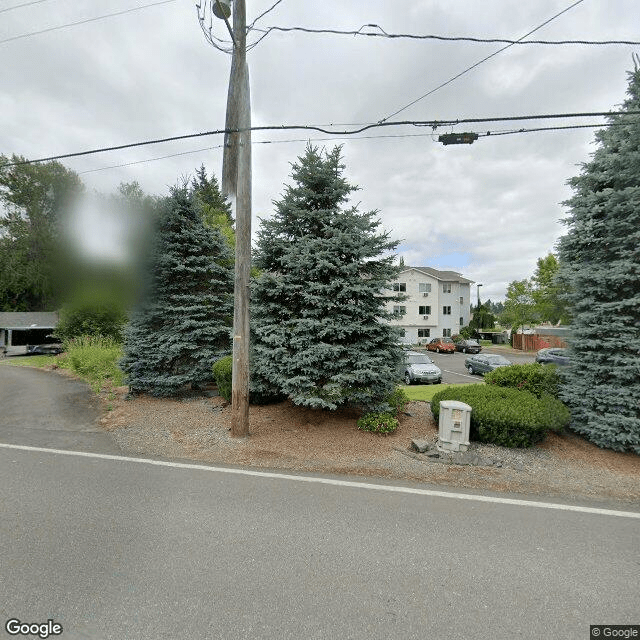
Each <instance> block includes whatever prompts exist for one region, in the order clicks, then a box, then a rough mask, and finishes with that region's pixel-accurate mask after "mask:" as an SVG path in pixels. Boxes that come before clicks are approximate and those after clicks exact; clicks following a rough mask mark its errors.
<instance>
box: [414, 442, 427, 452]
mask: <svg viewBox="0 0 640 640" xmlns="http://www.w3.org/2000/svg"><path fill="white" fill-rule="evenodd" d="M411 448H412V449H413V450H414V451H417V452H418V453H424V452H425V451H426V450H427V449H428V448H429V441H428V440H417V439H416V440H412V441H411Z"/></svg>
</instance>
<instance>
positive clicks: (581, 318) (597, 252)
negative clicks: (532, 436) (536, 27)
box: [559, 69, 640, 454]
mask: <svg viewBox="0 0 640 640" xmlns="http://www.w3.org/2000/svg"><path fill="white" fill-rule="evenodd" d="M627 93H628V96H629V97H628V99H627V100H626V101H625V102H624V104H623V107H622V111H625V112H628V111H640V70H638V69H636V71H635V72H634V73H631V74H630V83H629V88H628V91H627ZM609 123H610V125H611V126H609V127H607V128H606V129H603V130H601V131H599V132H598V133H597V134H596V139H597V141H598V148H597V149H596V151H595V153H594V154H593V158H592V160H591V161H590V162H588V163H585V164H584V165H583V166H582V172H581V173H580V175H578V176H577V177H575V178H572V179H571V180H570V184H571V186H572V187H573V190H574V195H573V197H572V198H571V199H570V200H568V201H567V202H566V203H565V205H567V206H568V207H569V211H570V214H569V216H568V218H566V220H565V223H566V224H567V226H568V229H569V231H568V233H567V235H566V236H564V237H563V238H561V240H560V242H559V256H560V265H561V267H560V268H561V272H560V273H561V278H562V279H563V280H564V282H565V283H566V284H567V285H568V293H567V298H568V301H569V303H570V305H571V309H570V310H571V312H572V315H573V320H572V323H571V327H572V338H571V341H570V346H571V349H572V351H573V363H572V365H571V366H570V367H569V368H568V372H567V381H566V386H565V390H564V394H565V398H564V399H565V401H566V402H567V404H568V405H569V406H570V408H571V412H572V427H573V429H575V430H576V431H577V432H579V433H581V434H583V435H585V436H586V437H587V438H588V439H590V440H591V441H592V442H594V443H595V444H597V445H599V446H601V447H608V448H611V449H614V450H616V451H635V452H636V453H639V454H640V118H638V116H637V115H632V114H629V113H624V114H622V115H613V116H609Z"/></svg>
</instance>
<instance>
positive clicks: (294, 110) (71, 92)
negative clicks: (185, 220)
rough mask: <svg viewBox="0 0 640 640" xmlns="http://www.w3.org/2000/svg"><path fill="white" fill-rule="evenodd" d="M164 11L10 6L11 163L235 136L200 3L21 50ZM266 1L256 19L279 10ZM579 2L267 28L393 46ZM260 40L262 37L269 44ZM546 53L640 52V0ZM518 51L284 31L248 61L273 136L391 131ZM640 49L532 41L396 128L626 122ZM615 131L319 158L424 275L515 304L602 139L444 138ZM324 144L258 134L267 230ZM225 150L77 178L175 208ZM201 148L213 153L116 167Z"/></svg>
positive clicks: (543, 34)
mask: <svg viewBox="0 0 640 640" xmlns="http://www.w3.org/2000/svg"><path fill="white" fill-rule="evenodd" d="M153 1H154V0H102V1H101V2H95V0H94V1H91V0H40V1H39V2H31V3H28V4H27V5H26V6H22V7H20V8H15V9H12V10H9V11H7V10H6V9H9V8H11V7H15V6H16V5H21V4H25V3H27V0H0V58H1V60H2V63H1V64H0V115H1V120H0V122H1V124H0V153H4V154H11V153H16V154H20V155H24V156H26V157H28V158H37V157H44V156H51V155H57V154H62V153H69V152H74V151H80V150H84V149H91V148H95V147H100V146H109V145H116V144H124V143H128V142H135V141H139V140H145V139H150V138H158V137H165V136H173V135H180V134H186V133H191V132H199V131H206V130H211V129H217V128H222V127H223V126H224V120H225V108H226V95H227V85H228V78H229V67H230V57H229V56H227V55H225V54H224V53H221V52H219V51H217V50H216V49H214V48H213V47H212V46H211V45H210V44H209V43H208V42H207V41H206V39H205V37H204V35H203V33H202V31H201V28H200V25H199V23H198V20H197V12H196V7H195V2H194V0H174V1H173V2H169V3H167V4H162V5H159V6H153V7H149V8H146V9H142V10H140V11H134V12H129V13H126V14H123V15H118V16H114V17H110V18H107V19H104V20H97V21H94V22H89V23H85V24H81V25H77V26H73V27H69V28H66V29H61V30H55V31H49V32H46V33H42V34H39V35H33V36H30V37H25V38H19V39H13V38H15V37H16V36H20V35H22V34H28V33H32V32H36V31H40V30H45V29H49V28H51V27H57V26H59V25H65V24H68V23H73V22H79V21H82V20H87V19H90V18H94V17H98V16H103V15H105V14H110V13H116V12H121V11H125V10H127V9H130V8H133V7H139V6H143V5H146V4H151V3H152V2H153ZM203 1H204V0H203ZM246 1H247V13H248V20H249V22H251V21H252V20H253V18H255V17H257V16H258V15H259V14H260V13H262V12H263V11H264V10H265V9H268V8H269V7H270V6H271V5H272V4H273V3H274V1H275V0H246ZM570 4H572V2H571V1H570V0H535V1H533V2H522V1H521V0H483V1H482V2H479V1H477V0H449V1H445V0H412V1H409V0H394V1H392V2H390V1H389V0H368V1H367V2H364V1H356V0H352V1H349V0H322V1H319V0H318V1H314V2H311V1H309V0H282V1H281V2H280V3H279V4H278V6H277V7H276V8H275V9H274V10H273V11H272V12H270V13H269V14H268V15H266V16H264V17H263V18H262V19H261V20H260V21H259V22H258V23H257V25H256V26H258V27H262V28H264V27H268V26H281V27H290V26H304V27H310V28H331V29H343V30H357V29H359V28H360V27H361V26H362V25H365V24H371V23H375V24H377V25H379V26H380V27H382V28H383V29H384V30H385V31H386V32H387V33H413V34H438V35H450V36H475V37H483V38H491V37H499V38H512V39H517V38H520V37H521V36H523V35H524V34H526V33H527V32H529V31H531V30H532V29H534V28H535V27H536V26H538V25H540V24H541V23H543V22H544V21H545V20H547V19H549V18H550V17H552V16H553V15H554V14H556V13H558V12H559V11H561V10H562V9H564V8H566V7H568V6H569V5H570ZM214 33H215V35H217V36H218V37H220V38H224V37H225V36H226V35H227V34H226V29H225V27H224V23H222V22H218V24H215V25H214ZM257 35H258V34H257V33H256V32H254V33H251V34H249V42H252V41H253V40H255V38H256V36H257ZM8 39H11V40H9V41H6V42H2V41H3V40H8ZM531 39H547V40H559V39H563V40H564V39H591V40H604V39H607V40H609V39H616V40H634V41H636V40H640V2H639V1H638V0H584V1H583V2H582V3H580V4H578V5H577V6H576V7H574V8H573V9H571V10H570V11H568V12H566V13H565V14H563V15H562V16H560V17H559V18H557V19H556V20H554V21H553V22H551V23H550V24H548V25H547V26H545V27H543V28H542V29H540V30H539V31H537V32H536V33H535V34H534V35H532V36H531ZM502 46H504V45H499V44H472V43H464V42H437V41H425V40H420V41H416V40H406V39H382V38H365V37H354V36H339V35H326V34H325V35H312V34H305V33H272V34H271V35H269V36H268V37H267V38H265V39H264V40H263V41H262V42H261V43H260V44H259V45H258V46H257V47H256V48H255V49H253V50H252V51H251V52H250V53H249V55H248V60H249V66H250V74H251V92H252V114H253V116H252V117H253V124H254V125H280V124H328V123H370V122H377V121H379V120H381V119H382V118H385V117H387V116H388V115H390V114H391V113H393V112H395V111H397V110H398V109H401V108H402V107H404V106H405V105H407V104H408V103H410V102H412V101H413V100H415V99H416V98H419V97H420V96H422V95H423V94H425V93H427V92H428V91H430V90H431V89H433V88H434V87H436V86H438V85H439V84H441V83H443V82H445V81H446V80H448V79H449V78H451V77H453V76H455V75H456V74H458V73H460V72H461V71H463V70H464V69H466V68H467V67H469V66H471V65H472V64H474V63H476V62H478V61H479V60H480V59H482V58H484V57H486V56H487V55H489V54H490V53H493V52H494V51H497V50H498V49H500V48H501V47H502ZM634 51H635V52H637V53H640V47H637V46H636V47H632V46H620V45H618V46H606V47H596V46H583V45H565V46H553V47H550V46H540V45H527V46H522V45H515V46H513V47H511V48H509V49H507V50H506V51H504V52H502V53H500V54H498V55H497V56H495V57H494V58H492V59H491V60H489V61H487V62H485V63H484V64H482V65H480V66H479V67H477V68H476V69H473V70H472V71H470V72H469V73H467V74H465V75H464V76H462V77H461V78H459V79H458V80H455V81H454V82H452V83H451V84H449V85H447V86H445V87H444V88H442V89H440V90H438V91H436V92H435V93H433V94H432V95H431V96H429V97H427V98H425V99H423V100H419V101H418V102H416V103H415V104H414V105H413V106H411V107H409V108H408V109H406V110H404V111H402V113H400V114H398V115H397V116H395V117H394V118H392V120H400V119H401V120H445V119H456V118H475V117H480V118H482V117H493V116H515V115H529V114H549V113H570V112H589V111H606V110H609V109H613V108H615V107H616V106H617V105H619V104H620V103H621V102H622V101H623V100H624V98H625V90H626V86H627V75H626V72H627V71H628V70H629V69H630V68H632V59H631V53H632V52H634ZM598 121H602V120H595V119H587V118H582V119H573V120H566V121H555V122H549V121H546V122H543V123H540V122H535V121H533V122H522V123H517V124H515V125H514V124H510V123H506V122H496V123H490V124H482V125H458V126H456V127H453V128H452V127H447V128H443V129H439V130H438V131H436V134H435V136H434V135H432V133H431V130H430V129H424V128H416V127H411V126H405V127H393V128H384V129H373V130H371V131H368V132H367V133H366V134H364V135H367V136H383V135H384V136H391V135H395V136H398V135H403V136H407V137H386V138H375V139H371V138H369V139H360V140H358V139H355V138H354V137H350V138H348V139H344V140H337V141H327V142H318V143H317V144H322V145H326V146H331V145H333V144H342V145H344V146H343V154H344V160H345V164H346V175H347V177H348V178H349V179H350V180H351V181H352V182H354V183H356V184H358V185H359V186H360V191H359V192H357V193H356V194H355V195H354V198H353V200H354V202H360V203H361V204H360V206H361V207H362V209H363V210H370V209H378V210H379V212H380V214H379V215H380V218H381V220H382V224H383V226H384V228H386V229H387V230H388V231H389V232H390V233H391V234H392V237H394V238H397V239H399V240H400V241H401V244H400V247H399V253H400V254H401V255H402V256H404V259H405V263H407V264H409V265H416V266H430V267H434V268H438V269H452V270H455V271H458V272H461V273H462V274H463V275H464V276H465V277H468V278H470V279H472V280H474V281H475V282H479V283H483V285H484V287H483V290H482V296H483V299H486V298H487V297H490V298H491V299H493V300H498V299H502V298H503V297H504V293H505V289H506V286H507V283H508V282H510V281H511V280H514V279H521V278H524V277H529V276H531V275H532V273H533V271H534V269H535V263H536V259H537V258H538V257H541V256H544V255H546V254H547V253H548V252H550V251H552V250H553V248H554V244H555V242H556V241H557V239H558V237H559V236H560V235H561V234H562V233H563V226H562V225H561V224H560V222H559V221H560V219H561V218H562V217H564V216H565V215H566V211H564V210H563V208H562V206H561V205H560V203H561V202H562V201H563V200H565V199H566V198H567V197H569V196H570V193H571V192H570V189H569V188H568V187H567V186H566V181H567V180H568V179H569V178H570V177H571V176H573V175H575V174H576V173H577V172H578V171H579V167H578V165H579V163H581V162H584V161H586V160H588V157H589V153H591V151H593V148H594V147H593V144H592V140H593V130H590V129H583V130H571V131H554V132H541V133H526V134H517V135H505V136H495V137H481V138H480V139H479V140H478V141H477V142H475V143H474V144H473V145H456V146H446V147H445V146H443V145H442V144H439V143H438V142H437V135H439V134H441V133H447V132H450V131H476V132H486V131H487V130H490V131H492V132H497V131H499V130H505V129H513V128H520V127H533V126H553V125H561V124H578V123H593V122H598ZM416 134H419V136H416ZM408 136H412V137H408ZM322 137H330V136H323V135H322V134H318V133H313V132H307V133H306V136H305V135H304V132H299V133H295V132H294V133H292V132H264V133H262V132H261V133H254V136H253V141H254V143H255V144H254V146H253V228H254V234H255V230H256V229H257V227H258V224H259V221H258V219H259V218H260V217H262V218H264V217H268V216H270V215H271V214H272V211H273V206H272V200H273V199H277V198H278V197H279V196H280V194H281V193H282V189H283V184H285V183H286V182H287V181H288V180H289V173H290V162H292V161H293V160H295V158H296V157H297V156H299V155H300V154H301V153H302V152H303V150H304V146H305V142H304V141H303V140H304V139H306V138H311V139H312V140H316V139H320V138H322ZM293 139H296V140H298V141H296V142H278V141H290V140H293ZM262 141H272V142H274V143H275V142H277V143H275V144H274V143H271V144H259V143H260V142H262ZM221 142H222V139H221V137H219V136H213V137H204V138H198V139H195V140H186V141H182V142H176V143H168V144H158V145H153V146H149V147H142V148H138V149H135V150H128V151H118V152H112V153H102V154H97V155H93V156H86V157H83V158H78V159H73V160H67V161H65V164H66V165H67V166H68V167H70V168H72V169H74V170H75V171H77V172H79V173H80V174H81V177H82V179H83V180H84V182H85V184H86V185H87V186H88V187H89V188H90V189H98V190H100V191H104V192H110V191H115V189H116V188H117V186H118V184H119V183H120V182H131V181H134V180H136V181H138V182H139V183H140V185H141V186H142V188H143V189H144V190H145V191H147V192H149V193H155V194H163V193H166V192H167V190H168V187H169V186H170V185H173V184H175V183H176V181H177V179H178V178H179V177H180V176H183V175H186V174H189V173H193V171H194V169H195V168H196V167H198V166H199V165H200V164H201V163H204V164H205V165H206V166H207V168H208V169H209V170H210V171H211V170H213V171H214V172H215V174H216V176H218V177H219V176H220V171H221V163H222V155H221V151H220V149H219V148H210V149H207V150H204V149H205V148H206V147H218V145H220V144H221ZM190 151H196V152H194V153H185V154H184V155H179V156H176V157H172V158H165V159H161V160H156V161H153V162H145V163H141V164H130V165H129V166H124V167H119V168H110V169H105V170H100V171H96V169H103V168H104V167H112V166H113V165H122V164H125V163H134V162H138V161H141V160H147V159H150V158H158V157H160V156H166V155H170V154H178V153H184V152H190ZM84 172H87V173H84ZM84 232H85V233H87V234H89V233H91V227H90V226H86V227H84ZM107 235H108V234H106V232H104V231H102V230H101V231H99V232H98V233H95V229H94V236H96V237H98V238H99V240H98V242H104V243H108V240H105V239H104V238H106V237H107ZM96 237H94V238H93V242H94V244H95V243H96ZM88 240H90V239H89V238H88Z"/></svg>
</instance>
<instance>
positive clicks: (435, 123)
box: [1, 111, 640, 167]
mask: <svg viewBox="0 0 640 640" xmlns="http://www.w3.org/2000/svg"><path fill="white" fill-rule="evenodd" d="M628 115H640V111H589V112H581V113H547V114H536V115H522V116H500V117H491V118H455V119H449V120H397V121H393V122H389V121H386V122H372V123H371V124H367V125H365V126H362V127H359V128H358V129H351V130H342V131H332V130H329V129H325V128H323V127H318V126H315V125H298V124H292V125H287V124H283V125H265V126H256V127H248V128H247V129H214V130H211V131H201V132H199V133H187V134H184V135H179V136H169V137H166V138H155V139H153V140H143V141H141V142H130V143H127V144H120V145H113V146H109V147H100V148H97V149H89V150H86V151H76V152H73V153H64V154H60V155H55V156H49V157H46V158H38V159H36V160H22V161H18V162H8V163H4V164H3V165H1V166H2V167H11V166H17V165H23V164H34V163H36V162H49V161H51V160H62V159H65V158H77V157H80V156H88V155H94V154H96V153H105V152H108V151H119V150H122V149H133V148H135V147H146V146H149V145H152V144H160V143H164V142H175V141H177V140H188V139H191V138H201V137H205V136H213V135H221V134H227V133H238V132H241V131H300V130H306V131H318V132H320V133H326V134H328V135H340V136H352V135H356V134H358V133H362V132H364V131H368V130H369V129H376V128H379V127H399V126H413V127H430V128H431V129H432V130H434V131H435V130H436V129H437V128H438V127H445V126H454V125H458V124H473V123H476V124H477V123H482V122H513V121H519V120H554V119H564V118H594V117H612V116H628Z"/></svg>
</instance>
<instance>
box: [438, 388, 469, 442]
mask: <svg viewBox="0 0 640 640" xmlns="http://www.w3.org/2000/svg"><path fill="white" fill-rule="evenodd" d="M470 424H471V407H470V406H469V405H468V404H465V403H464V402H459V401H458V400H442V402H440V419H439V424H438V449H441V450H442V451H466V450H467V449H468V448H469V426H470Z"/></svg>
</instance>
